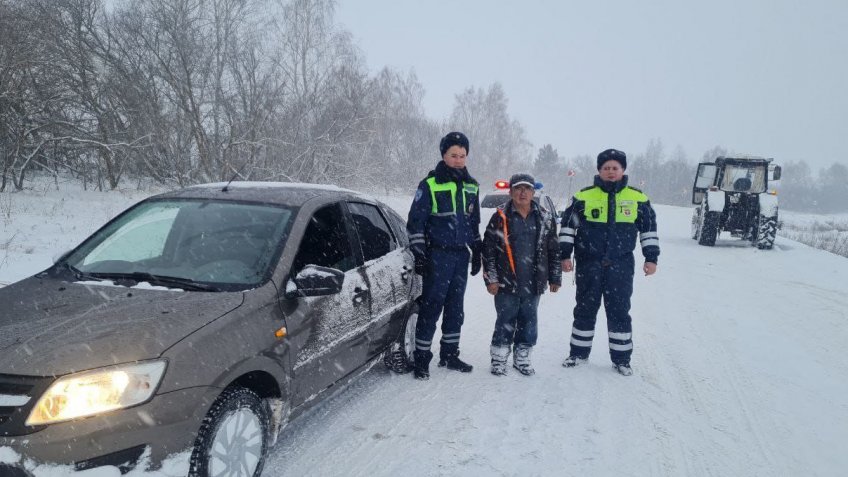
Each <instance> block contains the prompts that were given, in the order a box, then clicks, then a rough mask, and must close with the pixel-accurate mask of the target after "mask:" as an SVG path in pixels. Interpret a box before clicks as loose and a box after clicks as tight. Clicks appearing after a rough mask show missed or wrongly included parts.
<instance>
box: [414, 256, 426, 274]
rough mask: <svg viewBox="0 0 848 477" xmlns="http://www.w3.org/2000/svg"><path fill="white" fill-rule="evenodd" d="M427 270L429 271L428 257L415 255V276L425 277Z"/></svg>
mask: <svg viewBox="0 0 848 477" xmlns="http://www.w3.org/2000/svg"><path fill="white" fill-rule="evenodd" d="M425 270H427V257H425V256H423V255H415V274H416V275H421V276H422V277H423V276H424V271H425Z"/></svg>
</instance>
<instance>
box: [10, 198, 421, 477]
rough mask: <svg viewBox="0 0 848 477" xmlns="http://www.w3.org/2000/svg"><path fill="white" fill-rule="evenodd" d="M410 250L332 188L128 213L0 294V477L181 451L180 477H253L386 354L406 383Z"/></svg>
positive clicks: (157, 201)
mask: <svg viewBox="0 0 848 477" xmlns="http://www.w3.org/2000/svg"><path fill="white" fill-rule="evenodd" d="M407 245H408V244H407V239H406V233H405V227H404V221H403V219H401V218H400V217H399V216H398V215H397V214H396V213H395V212H393V211H392V210H390V209H389V208H388V207H386V206H385V205H383V204H381V203H379V202H377V201H375V200H373V199H371V198H369V197H367V196H364V195H361V194H358V193H356V192H353V191H349V190H344V189H339V188H334V187H325V186H315V185H306V184H278V183H249V182H243V183H239V182H236V183H232V184H230V185H225V184H209V185H204V186H197V187H190V188H187V189H183V190H179V191H175V192H170V193H166V194H161V195H158V196H154V197H151V198H149V199H146V200H144V201H142V202H139V203H138V204H136V205H135V206H133V207H132V208H130V209H128V210H127V211H126V212H124V213H123V214H121V215H120V216H118V217H117V218H115V219H114V220H112V221H111V222H109V223H108V224H106V225H105V226H104V227H103V228H101V229H100V230H98V231H97V232H96V233H94V234H93V235H92V236H91V237H89V238H88V239H86V240H85V241H84V242H83V243H82V244H81V245H80V246H78V247H77V248H76V249H74V250H72V251H71V252H69V253H68V254H65V255H64V256H63V257H62V258H60V259H59V260H58V261H57V262H56V264H55V265H54V266H53V267H51V268H49V269H48V270H45V271H44V272H42V273H39V274H37V275H35V276H33V277H31V278H28V279H25V280H23V281H21V282H18V283H15V284H12V285H10V286H7V287H5V288H2V289H0V310H2V312H1V313H0V449H4V448H6V449H8V448H11V450H12V452H8V451H7V452H5V454H4V455H6V456H8V455H13V456H17V457H19V460H18V461H17V462H15V461H14V459H13V460H11V461H10V460H9V459H6V461H5V462H4V461H0V475H3V476H16V475H21V476H24V475H29V474H28V471H27V470H26V469H27V468H30V469H31V468H32V467H33V465H36V464H41V463H52V464H66V465H72V466H74V467H76V469H79V470H82V469H89V468H95V467H100V466H106V465H112V466H115V467H118V468H119V469H121V471H122V472H126V471H128V470H130V469H132V468H134V467H137V466H138V465H139V463H140V462H143V463H144V464H145V465H149V466H151V467H152V468H156V467H157V466H159V465H161V463H162V461H163V460H164V459H165V458H166V457H167V456H169V455H172V454H177V455H180V453H182V455H184V456H185V455H190V457H188V458H187V459H185V461H186V462H187V463H186V467H187V469H186V471H187V472H188V473H189V474H190V475H199V476H244V477H249V476H258V475H260V474H261V472H262V465H263V462H264V458H265V455H266V453H267V451H268V448H269V447H270V446H271V445H272V444H273V442H274V440H275V438H276V436H277V434H278V433H279V432H280V430H281V429H282V428H283V426H284V425H285V423H287V422H288V421H289V420H291V419H292V418H294V417H296V416H297V415H298V414H300V413H302V412H303V411H304V410H306V409H307V408H309V407H310V406H313V405H315V404H316V403H318V402H320V401H321V400H322V398H323V397H325V396H326V395H328V394H330V392H331V391H332V390H334V389H338V388H339V387H340V386H339V385H340V384H342V383H345V382H347V381H349V380H350V379H351V378H353V377H355V376H357V375H358V374H360V373H361V372H362V371H364V370H366V369H368V365H369V364H370V363H372V362H374V360H376V359H378V358H380V357H383V358H384V359H385V362H386V364H387V365H389V366H390V367H392V368H393V369H395V370H396V371H399V372H405V371H406V370H407V369H408V366H409V355H410V354H411V349H412V346H413V345H414V344H413V341H414V330H415V320H416V317H417V309H416V305H415V298H416V297H417V296H419V294H420V287H421V284H420V278H419V277H418V276H416V275H415V274H414V273H413V272H412V269H413V260H412V256H411V254H410V253H409V251H408V248H407ZM142 455H145V456H146V457H145V458H143V459H142Z"/></svg>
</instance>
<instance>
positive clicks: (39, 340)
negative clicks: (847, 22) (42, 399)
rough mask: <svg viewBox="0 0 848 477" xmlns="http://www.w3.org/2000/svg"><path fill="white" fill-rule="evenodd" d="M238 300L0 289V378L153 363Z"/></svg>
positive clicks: (35, 285) (76, 287) (58, 285)
mask: <svg viewBox="0 0 848 477" xmlns="http://www.w3.org/2000/svg"><path fill="white" fill-rule="evenodd" d="M242 302H243V294H242V293H241V292H238V293H206V292H181V293H174V292H171V291H159V290H150V289H144V288H124V287H104V286H92V285H81V284H78V283H68V282H63V281H60V280H55V279H38V278H28V279H26V280H23V281H21V282H19V283H16V284H13V285H10V286H7V287H5V288H2V289H0V309H2V313H0V372H2V373H9V374H26V375H34V376H51V375H63V374H67V373H71V372H75V371H81V370H86V369H92V368H97V367H101V366H108V365H111V364H117V363H125V362H130V361H136V360H143V359H150V358H155V357H157V356H159V355H161V354H162V352H163V351H165V350H166V349H168V348H169V347H170V346H172V345H173V344H174V343H176V342H177V341H179V340H180V339H182V338H184V337H185V336H187V335H188V334H190V333H191V332H193V331H195V330H197V329H198V328H200V327H201V326H203V325H205V324H207V323H209V322H210V321H213V320H215V319H216V318H218V317H220V316H222V315H224V314H226V313H228V312H230V311H232V310H234V309H235V308H238V306H239V305H241V303H242Z"/></svg>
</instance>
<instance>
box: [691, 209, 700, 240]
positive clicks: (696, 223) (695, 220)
mask: <svg viewBox="0 0 848 477" xmlns="http://www.w3.org/2000/svg"><path fill="white" fill-rule="evenodd" d="M700 228H701V207H700V206H698V207H695V210H693V211H692V240H698V231H699V229H700Z"/></svg>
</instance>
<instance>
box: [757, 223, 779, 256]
mask: <svg viewBox="0 0 848 477" xmlns="http://www.w3.org/2000/svg"><path fill="white" fill-rule="evenodd" d="M776 236H777V216H774V217H766V216H765V215H760V216H759V227H758V230H757V248H758V249H760V250H771V249H772V248H773V247H774V239H775V238H776Z"/></svg>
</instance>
